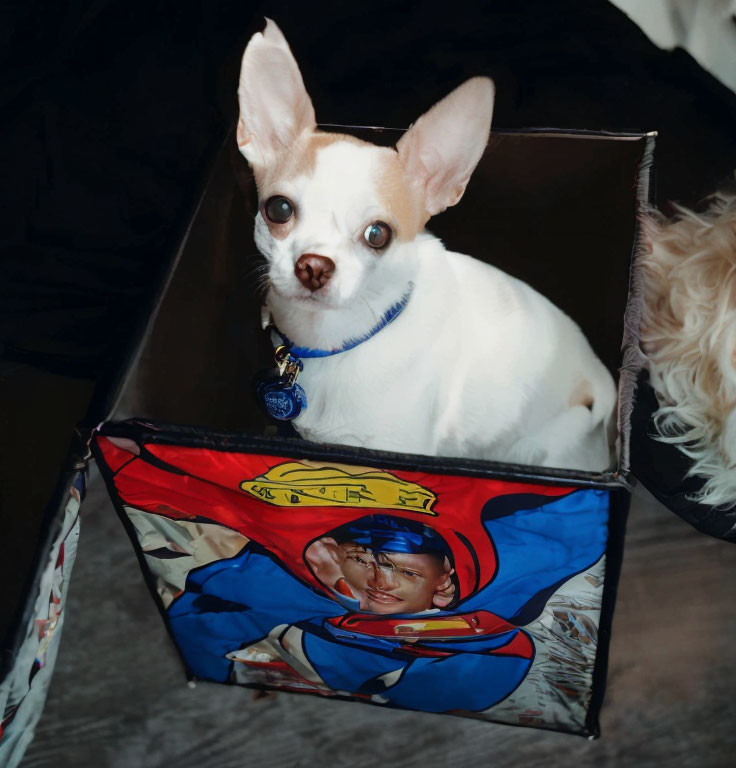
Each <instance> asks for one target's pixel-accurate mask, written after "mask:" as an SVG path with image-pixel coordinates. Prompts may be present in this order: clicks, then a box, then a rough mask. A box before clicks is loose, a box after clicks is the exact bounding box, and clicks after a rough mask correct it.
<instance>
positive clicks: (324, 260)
mask: <svg viewBox="0 0 736 768" xmlns="http://www.w3.org/2000/svg"><path fill="white" fill-rule="evenodd" d="M493 97H494V88H493V83H492V81H491V80H489V79H488V78H483V77H476V78H472V79H470V80H468V81H467V82H466V83H464V84H463V85H461V86H460V87H458V88H457V89H456V90H455V91H453V92H452V93H451V94H450V95H449V96H447V97H446V98H444V99H443V100H442V101H440V102H439V103H437V104H435V105H434V106H433V107H432V109H430V110H429V111H428V112H427V113H426V114H424V115H423V116H422V117H420V118H419V119H418V120H417V122H416V123H415V124H414V125H413V126H412V127H411V128H410V129H409V130H408V131H407V132H406V133H405V134H404V135H403V136H402V138H401V139H400V140H399V142H398V144H397V146H396V148H395V149H394V148H387V147H378V146H375V145H373V144H370V143H368V142H364V141H360V140H358V139H356V138H355V137H352V136H348V135H344V134H334V133H326V132H323V131H320V130H318V129H317V126H316V122H315V116H314V109H313V107H312V103H311V101H310V98H309V96H308V95H307V92H306V90H305V88H304V84H303V82H302V78H301V74H300V72H299V68H298V66H297V64H296V61H295V60H294V58H293V56H292V54H291V51H290V50H289V47H288V45H287V43H286V40H285V39H284V37H283V35H282V34H281V32H280V30H279V29H278V27H277V26H276V25H275V24H274V23H273V22H272V21H268V22H267V25H266V28H265V30H264V32H263V33H257V34H255V35H254V36H253V37H252V38H251V40H250V42H249V43H248V46H247V48H246V50H245V53H244V55H243V62H242V68H241V74H240V84H239V89H238V98H239V103H240V120H239V123H238V146H239V148H240V151H241V152H242V154H243V155H244V156H245V158H246V159H247V160H248V162H249V163H250V165H251V168H252V169H253V173H254V176H255V181H256V186H257V189H258V196H259V213H258V215H257V216H256V223H255V240H256V244H257V246H258V248H259V250H260V251H261V253H262V254H263V255H264V257H265V258H266V261H267V262H268V285H269V289H268V294H267V298H266V305H267V308H268V310H269V311H270V313H271V315H272V317H273V319H274V322H275V325H276V327H277V328H278V330H279V333H280V338H281V340H282V341H284V342H285V343H286V345H287V346H288V347H290V348H291V350H292V353H293V354H294V355H295V356H296V357H298V358H299V361H298V363H299V364H300V365H303V372H302V373H301V375H300V376H299V381H298V384H299V385H300V386H301V387H303V390H304V392H305V393H306V400H307V404H308V407H307V408H306V409H302V410H301V411H300V412H298V415H297V416H296V418H295V420H294V425H295V427H296V429H297V430H298V432H299V433H300V434H301V435H303V436H304V437H306V438H308V439H310V440H314V441H319V442H332V443H343V444H348V445H358V446H366V447H370V448H378V449H384V450H395V451H403V452H412V453H423V454H430V455H444V456H468V457H475V458H485V459H490V460H499V461H509V462H520V463H527V464H535V465H543V466H555V467H567V468H576V469H586V470H604V469H607V468H608V467H609V466H610V465H611V462H612V460H613V458H614V456H613V453H612V450H611V437H612V433H613V432H614V431H615V428H614V427H613V412H614V406H615V403H616V390H615V387H614V384H613V380H612V378H611V376H610V374H609V373H608V371H607V370H606V368H605V367H604V366H603V364H602V363H601V362H600V360H599V359H598V358H597V357H596V356H595V354H594V353H593V351H592V350H591V348H590V345H589V344H588V342H587V340H586V339H585V337H584V335H583V334H582V332H581V331H580V329H579V328H578V326H577V325H575V323H574V322H573V321H572V320H571V319H570V318H569V317H568V316H567V315H565V314H564V313H563V312H562V311H561V310H559V309H558V308H556V307H555V306H554V305H553V304H551V303H550V302H549V301H548V300H547V299H545V298H544V297H543V296H541V295H540V294H538V293H537V292H536V291H534V290H533V289H532V288H531V287H529V286H528V285H526V284H525V283H523V282H521V281H519V280H516V279H515V278H512V277H510V276H509V275H506V274H504V273H503V272H501V271H500V270H498V269H495V268H494V267H491V266H489V265H487V264H484V263H482V262H480V261H478V260H476V259H473V258H470V257H469V256H464V255H462V254H458V253H452V252H449V251H447V250H446V249H445V248H444V246H443V245H442V243H441V242H440V241H439V240H438V239H437V238H435V237H433V236H432V235H431V234H429V233H428V232H427V231H426V230H425V229H424V225H425V224H426V222H427V221H428V219H429V218H430V217H431V216H433V215H435V214H437V213H440V212H441V211H443V210H444V209H445V208H447V207H448V206H451V205H455V204H456V203H457V202H458V201H459V200H460V198H461V197H462V195H463V193H464V191H465V187H466V184H467V183H468V180H469V178H470V175H471V174H472V172H473V170H474V168H475V166H476V165H477V163H478V161H479V160H480V158H481V155H482V154H483V152H484V150H485V147H486V145H487V142H488V135H489V131H490V124H491V113H492V109H493ZM297 350H301V351H300V352H299V353H298V354H297ZM290 392H292V393H293V390H290ZM299 396H300V397H301V396H302V394H301V392H300V395H299ZM298 405H299V408H301V407H302V401H301V400H300V401H299V403H298ZM296 410H297V411H298V409H296Z"/></svg>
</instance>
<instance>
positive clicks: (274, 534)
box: [96, 437, 610, 733]
mask: <svg viewBox="0 0 736 768" xmlns="http://www.w3.org/2000/svg"><path fill="white" fill-rule="evenodd" d="M96 444H97V454H98V458H99V459H100V460H101V464H102V468H103V474H105V476H106V478H107V481H108V485H109V487H110V489H111V491H112V493H113V495H114V496H115V497H116V499H117V502H118V508H119V511H120V513H121V515H122V516H123V520H124V521H125V522H126V524H127V528H128V530H129V532H130V533H131V536H132V537H133V539H134V543H135V544H136V545H137V547H139V548H140V550H141V551H142V555H143V560H144V562H145V566H146V567H147V568H148V570H149V571H150V574H151V575H152V577H153V583H154V584H155V590H156V593H157V595H158V598H159V600H160V606H161V608H162V611H163V612H164V615H165V617H166V620H167V622H168V625H169V628H170V630H171V633H172V635H173V638H174V640H175V642H176V643H177V645H178V647H179V649H180V651H181V653H182V655H183V658H184V660H185V662H186V665H187V667H188V670H189V673H190V675H192V676H194V677H197V678H200V679H206V680H212V681H217V682H221V683H236V684H245V685H250V686H256V687H269V688H279V689H283V690H292V691H306V692H311V693H319V694H321V695H327V696H335V695H336V696H340V697H342V698H351V699H354V700H362V701H367V702H372V703H374V704H380V705H383V706H387V707H399V708H408V709H417V710H423V711H430V712H442V713H452V714H471V713H472V715H473V716H475V717H478V716H481V717H483V718H484V719H488V720H494V721H500V722H511V723H515V724H524V725H537V726H541V727H547V728H550V727H552V728H557V729H560V730H566V731H571V732H577V733H588V732H589V730H588V727H587V725H586V722H587V720H586V718H587V716H588V709H589V705H590V698H591V691H592V687H593V668H594V665H595V662H596V655H597V629H598V623H599V618H600V606H601V597H602V588H603V580H604V569H605V549H606V543H607V538H608V516H609V508H610V491H608V490H605V489H595V488H576V487H563V486H547V485H534V484H530V483H519V482H509V481H504V480H498V479H493V478H477V477H473V478H471V477H464V476H459V475H449V474H428V473H424V472H413V471H412V472H410V471H404V470H398V469H371V468H367V467H360V466H353V465H346V464H337V463H334V462H329V461H313V460H310V461H306V460H303V461H299V460H297V459H294V458H290V457H279V456H264V455H257V454H247V453H238V452H234V451H226V450H212V449H205V448H201V447H186V446H183V445H164V444H160V443H158V442H157V443H145V444H143V445H138V444H136V443H134V442H133V441H132V440H129V439H124V440H121V439H119V438H115V437H98V438H97V441H96Z"/></svg>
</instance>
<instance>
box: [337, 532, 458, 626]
mask: <svg viewBox="0 0 736 768" xmlns="http://www.w3.org/2000/svg"><path fill="white" fill-rule="evenodd" d="M338 548H339V550H340V560H341V570H342V572H343V575H344V578H345V581H346V582H347V584H348V585H349V586H350V589H351V591H352V592H353V593H354V594H355V596H356V597H357V598H358V599H359V600H360V608H361V610H364V611H370V612H371V613H379V614H388V613H418V612H420V611H426V610H428V609H429V608H434V607H437V606H435V603H434V601H435V596H436V595H437V593H438V592H442V591H443V590H444V589H447V587H448V586H449V583H450V574H449V571H448V570H446V568H445V564H444V563H443V560H444V558H442V559H440V558H438V557H436V556H434V555H427V554H417V555H413V554H406V553H399V552H378V553H376V554H375V555H374V554H372V553H371V552H369V551H368V550H366V549H365V548H364V547H361V546H360V545H357V544H355V543H353V542H344V543H342V544H339V545H338Z"/></svg>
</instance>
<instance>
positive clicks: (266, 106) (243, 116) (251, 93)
mask: <svg viewBox="0 0 736 768" xmlns="http://www.w3.org/2000/svg"><path fill="white" fill-rule="evenodd" d="M238 102H239V105H240V119H239V120H238V147H239V148H240V151H241V152H242V153H243V155H244V156H245V158H246V160H248V162H249V163H250V164H251V165H253V166H262V165H265V164H267V163H268V162H269V161H270V160H271V159H272V157H273V156H274V154H276V153H277V152H279V151H280V150H283V149H285V148H286V147H288V146H290V145H291V144H292V143H293V142H294V141H295V140H296V139H297V138H298V137H299V136H300V135H301V133H303V132H304V131H307V130H311V129H313V128H314V127H315V118H314V107H313V106H312V101H311V99H310V98H309V94H308V93H307V91H306V89H305V88H304V82H303V80H302V76H301V73H300V72H299V67H298V65H297V63H296V60H295V59H294V56H293V55H292V53H291V50H290V49H289V44H288V43H287V42H286V38H285V37H284V35H283V33H282V32H281V30H280V29H279V28H278V27H277V26H276V24H274V22H273V21H271V19H266V28H265V29H264V30H263V32H257V33H256V34H255V35H253V37H251V39H250V41H249V42H248V45H247V46H246V49H245V53H244V54H243V62H242V64H241V67H240V83H239V85H238Z"/></svg>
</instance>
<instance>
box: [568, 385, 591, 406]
mask: <svg viewBox="0 0 736 768" xmlns="http://www.w3.org/2000/svg"><path fill="white" fill-rule="evenodd" d="M593 402H594V400H593V386H592V385H591V383H590V382H589V381H588V380H587V379H583V380H582V381H579V382H578V383H577V385H576V386H575V389H573V391H572V393H571V394H570V407H571V408H574V407H575V406H576V405H584V406H585V407H586V408H587V409H588V410H589V411H592V410H593Z"/></svg>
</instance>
